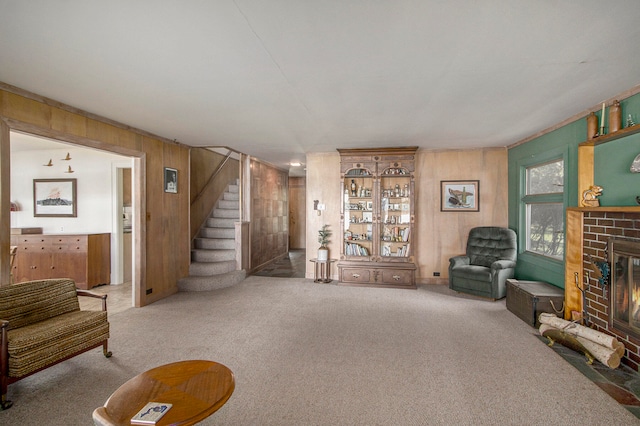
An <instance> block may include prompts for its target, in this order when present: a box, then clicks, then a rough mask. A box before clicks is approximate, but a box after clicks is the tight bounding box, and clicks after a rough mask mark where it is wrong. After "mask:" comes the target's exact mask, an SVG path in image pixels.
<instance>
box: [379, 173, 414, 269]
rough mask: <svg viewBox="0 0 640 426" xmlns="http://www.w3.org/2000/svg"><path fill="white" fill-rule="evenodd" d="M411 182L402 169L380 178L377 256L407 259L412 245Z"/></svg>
mask: <svg viewBox="0 0 640 426" xmlns="http://www.w3.org/2000/svg"><path fill="white" fill-rule="evenodd" d="M410 191H411V178H410V175H409V172H408V171H407V170H405V169H403V168H391V169H386V170H384V171H383V173H382V174H381V176H380V194H381V196H380V239H379V240H380V256H382V257H383V258H388V257H402V258H406V257H409V255H410V254H409V252H410V250H409V248H410V242H411V228H412V224H411V199H412V198H411V194H410Z"/></svg>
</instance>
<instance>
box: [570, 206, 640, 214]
mask: <svg viewBox="0 0 640 426" xmlns="http://www.w3.org/2000/svg"><path fill="white" fill-rule="evenodd" d="M567 211H572V212H622V213H625V212H629V213H640V206H600V207H568V208H567Z"/></svg>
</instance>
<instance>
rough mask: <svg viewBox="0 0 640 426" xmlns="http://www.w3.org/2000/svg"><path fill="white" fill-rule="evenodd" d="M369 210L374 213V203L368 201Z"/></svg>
mask: <svg viewBox="0 0 640 426" xmlns="http://www.w3.org/2000/svg"><path fill="white" fill-rule="evenodd" d="M367 210H368V211H373V201H367Z"/></svg>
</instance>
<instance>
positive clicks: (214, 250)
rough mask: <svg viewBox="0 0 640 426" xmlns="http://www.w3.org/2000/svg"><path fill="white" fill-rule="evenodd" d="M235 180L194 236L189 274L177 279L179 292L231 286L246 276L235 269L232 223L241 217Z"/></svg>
mask: <svg viewBox="0 0 640 426" xmlns="http://www.w3.org/2000/svg"><path fill="white" fill-rule="evenodd" d="M239 200H240V197H239V186H238V182H236V183H235V184H232V185H229V186H227V189H226V191H225V192H224V193H223V194H222V197H221V199H219V200H218V202H217V203H216V207H215V208H214V209H213V211H212V212H211V216H210V217H209V218H208V219H207V220H206V222H205V224H204V226H203V227H202V229H200V233H199V234H198V236H197V237H196V238H195V239H194V242H193V249H192V250H191V265H190V266H189V276H188V277H186V278H181V279H180V280H178V291H209V290H216V289H220V288H225V287H230V286H232V285H234V284H237V283H239V282H240V281H242V280H244V279H245V277H246V271H244V270H240V271H237V270H236V250H235V247H236V240H235V232H236V231H235V222H237V221H238V220H240V201H239Z"/></svg>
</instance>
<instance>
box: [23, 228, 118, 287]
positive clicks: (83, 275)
mask: <svg viewBox="0 0 640 426" xmlns="http://www.w3.org/2000/svg"><path fill="white" fill-rule="evenodd" d="M11 245H15V246H17V247H18V250H17V252H16V257H15V262H14V264H13V271H12V272H13V276H14V281H15V282H23V281H32V280H40V279H47V278H71V279H73V280H74V281H75V283H76V287H77V288H80V289H83V290H88V289H90V288H92V287H95V286H97V285H100V284H110V283H111V234H83V235H46V234H40V235H12V236H11Z"/></svg>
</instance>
